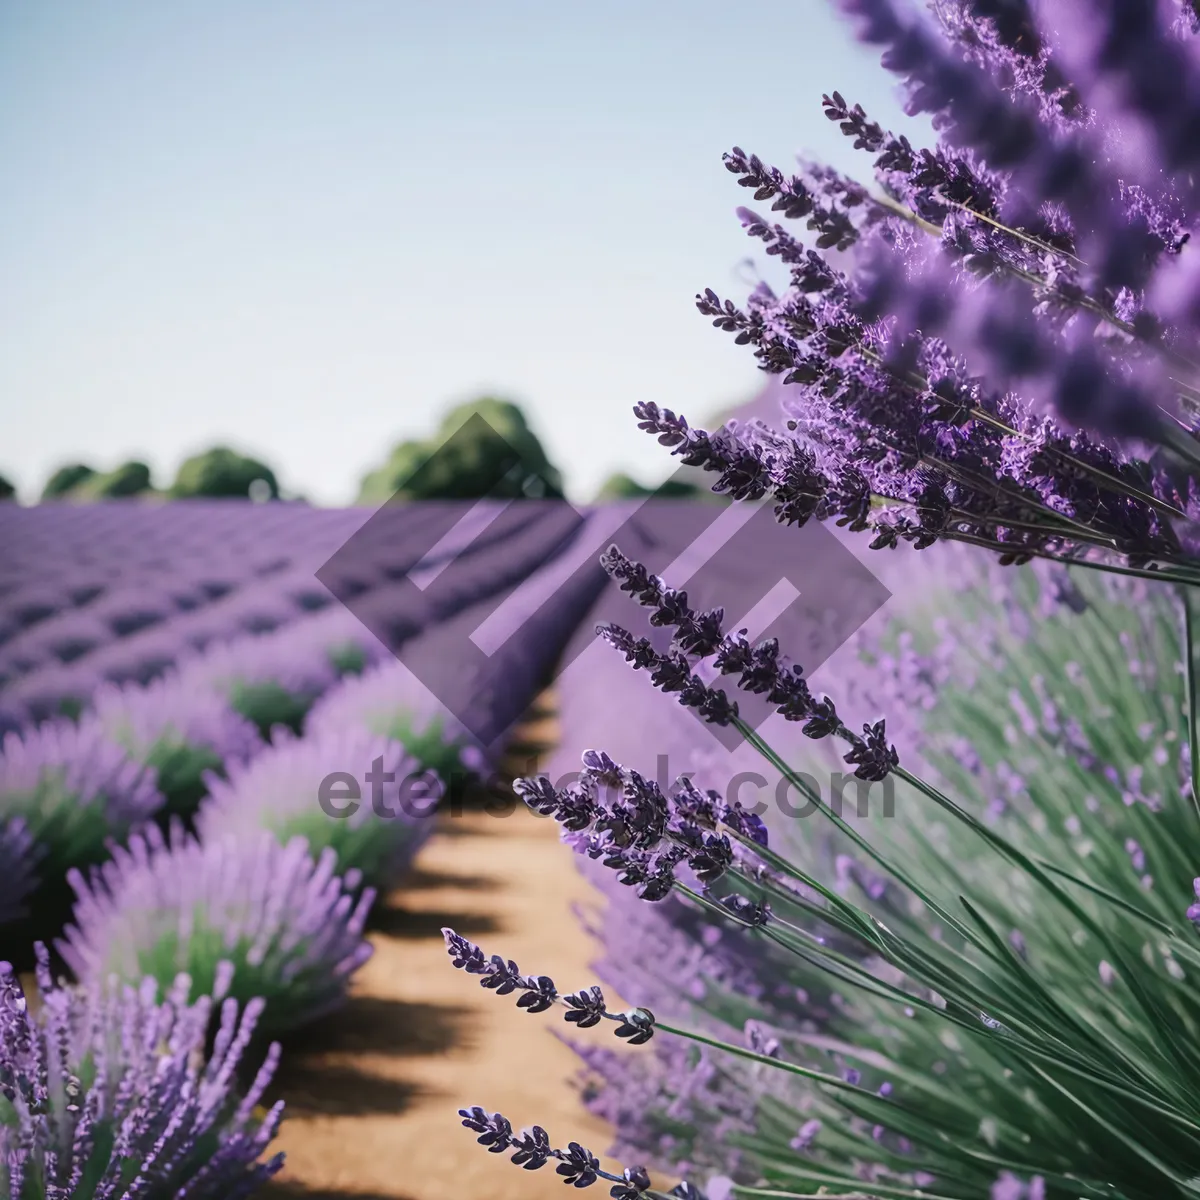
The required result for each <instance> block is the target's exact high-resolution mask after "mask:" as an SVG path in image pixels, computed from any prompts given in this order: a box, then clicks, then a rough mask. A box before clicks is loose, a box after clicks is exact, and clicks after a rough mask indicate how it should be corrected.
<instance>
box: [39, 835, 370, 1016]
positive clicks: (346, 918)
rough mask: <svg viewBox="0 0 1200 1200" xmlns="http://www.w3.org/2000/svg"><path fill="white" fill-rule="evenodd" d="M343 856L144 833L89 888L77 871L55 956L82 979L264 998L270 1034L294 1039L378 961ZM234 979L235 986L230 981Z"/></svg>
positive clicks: (266, 839)
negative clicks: (339, 866) (70, 913)
mask: <svg viewBox="0 0 1200 1200" xmlns="http://www.w3.org/2000/svg"><path fill="white" fill-rule="evenodd" d="M335 872H336V855H335V853H334V851H333V850H332V849H330V848H326V849H324V850H323V851H321V853H320V854H319V855H318V856H317V857H316V858H315V859H314V858H313V857H312V855H310V853H309V848H308V844H307V843H306V842H305V840H304V839H303V838H292V839H291V840H290V841H289V842H288V843H287V844H286V845H281V844H280V842H279V841H278V840H277V839H276V838H275V837H274V836H273V835H272V834H270V833H268V832H266V831H260V832H259V833H258V834H257V836H253V837H247V836H243V837H240V838H238V837H232V836H230V837H224V838H220V839H215V840H211V841H207V842H205V843H201V842H198V841H196V840H195V839H194V838H191V837H189V836H188V835H187V834H186V833H185V832H184V830H183V827H182V825H180V824H179V823H178V822H176V823H174V824H173V825H172V826H171V829H170V831H169V833H168V834H165V835H164V834H163V833H162V832H161V831H160V830H159V829H158V828H157V826H150V827H149V828H148V829H147V831H146V832H145V833H142V834H136V835H134V836H133V837H131V838H130V840H129V845H128V847H127V848H118V849H117V850H116V851H115V853H114V856H113V858H112V860H111V861H110V862H107V863H104V864H102V865H101V866H100V867H98V868H96V869H94V870H93V871H92V873H91V876H90V878H87V879H85V878H84V876H83V874H82V873H81V872H79V871H72V872H71V873H70V875H69V876H68V879H69V882H70V884H71V886H72V888H73V889H74V890H75V893H76V897H77V899H76V905H75V913H74V918H73V923H72V924H71V925H69V926H68V927H67V929H66V931H65V933H64V935H63V937H62V938H61V939H60V940H59V941H58V943H57V949H58V951H59V953H60V954H61V955H62V957H63V959H64V960H65V962H66V963H67V965H68V966H69V967H70V968H71V970H72V971H73V972H74V973H75V975H76V977H77V978H78V979H80V980H81V981H83V982H85V983H87V984H89V985H91V986H98V985H100V984H102V983H103V982H104V980H106V979H107V978H108V977H109V976H110V975H116V976H117V977H118V978H120V979H122V980H125V981H127V982H136V981H138V980H141V979H143V978H145V977H152V978H154V979H157V980H158V981H159V983H160V984H161V985H162V986H164V987H166V986H169V984H170V982H171V980H173V979H174V978H175V976H176V975H177V974H179V973H180V972H185V973H186V974H187V975H188V976H189V978H190V979H191V980H192V981H193V983H194V985H195V987H196V991H197V994H199V995H212V994H214V992H228V993H229V994H230V995H232V996H234V997H235V998H236V999H237V1000H239V1002H241V1003H247V1002H248V1001H249V1000H251V999H252V998H255V997H258V998H260V999H261V1000H262V1002H263V1004H264V1009H263V1018H262V1027H263V1029H264V1030H267V1031H270V1032H272V1033H275V1032H279V1031H283V1030H288V1029H292V1028H295V1027H296V1026H298V1025H301V1024H303V1023H305V1022H306V1021H310V1020H312V1019H313V1018H314V1017H317V1016H320V1015H321V1014H323V1013H325V1012H328V1011H329V1010H330V1009H333V1008H336V1007H337V1006H338V1005H339V1004H341V1003H342V1001H343V1000H344V999H345V994H346V985H347V983H348V981H349V979H350V976H351V975H353V973H354V972H355V971H356V970H357V969H358V968H359V967H360V966H362V964H363V963H364V962H366V960H367V959H368V958H370V956H371V946H370V944H369V943H368V942H367V941H366V940H365V939H364V938H363V924H364V922H365V921H366V916H367V913H368V912H369V910H370V907H371V904H372V902H373V901H374V898H375V893H374V891H373V890H372V889H371V888H363V889H361V891H360V890H359V887H358V885H359V879H358V877H357V873H356V872H353V871H350V872H347V873H346V874H345V875H344V876H342V877H339V876H338V875H337V874H336V873H335ZM230 976H232V979H230Z"/></svg>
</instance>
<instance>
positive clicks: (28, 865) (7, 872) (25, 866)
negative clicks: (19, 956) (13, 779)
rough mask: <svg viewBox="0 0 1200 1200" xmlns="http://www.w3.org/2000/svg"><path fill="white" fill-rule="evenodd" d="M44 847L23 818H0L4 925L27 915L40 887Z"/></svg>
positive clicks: (0, 907) (0, 887) (0, 922)
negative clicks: (40, 865) (33, 895)
mask: <svg viewBox="0 0 1200 1200" xmlns="http://www.w3.org/2000/svg"><path fill="white" fill-rule="evenodd" d="M43 853H44V850H43V848H42V847H41V846H39V845H38V844H37V842H35V841H34V840H33V838H32V837H31V836H30V834H29V827H28V826H27V825H26V824H25V822H24V821H23V820H22V819H21V818H20V817H15V818H13V819H12V820H10V821H0V925H6V924H8V922H10V921H16V920H18V919H19V918H21V917H24V916H27V915H28V912H29V907H28V905H27V903H26V901H27V900H28V898H29V897H30V896H31V895H32V894H33V892H34V890H35V889H36V888H37V883H38V878H37V871H36V868H37V864H38V860H39V859H40V858H41V857H42V855H43Z"/></svg>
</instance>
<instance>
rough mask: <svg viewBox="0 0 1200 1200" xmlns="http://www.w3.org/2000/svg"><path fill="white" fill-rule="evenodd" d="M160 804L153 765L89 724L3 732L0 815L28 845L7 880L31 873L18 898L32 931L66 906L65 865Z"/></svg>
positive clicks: (98, 852)
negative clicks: (26, 891) (24, 897)
mask: <svg viewBox="0 0 1200 1200" xmlns="http://www.w3.org/2000/svg"><path fill="white" fill-rule="evenodd" d="M162 805H163V796H162V794H161V793H160V792H159V790H158V787H157V784H156V773H155V771H154V770H153V769H152V768H148V767H146V766H145V765H143V764H142V763H140V762H138V761H137V760H136V759H134V758H132V757H130V755H129V754H128V753H127V752H126V751H125V749H124V748H123V747H122V746H120V745H118V744H117V743H116V742H115V741H112V740H111V739H110V738H108V737H107V735H106V734H105V732H104V730H103V729H102V728H101V727H99V726H98V725H96V724H92V723H89V724H87V725H84V726H77V725H73V724H72V723H71V722H69V721H66V720H59V721H56V722H49V723H46V724H43V725H40V726H37V727H36V728H32V729H26V730H25V731H24V732H23V733H16V732H10V733H7V734H5V735H4V738H3V740H2V741H0V821H3V822H4V823H5V824H6V826H11V828H10V836H11V837H13V838H19V839H20V842H19V844H21V845H28V847H29V854H28V856H27V857H25V858H24V861H23V863H22V864H21V865H20V870H19V871H18V872H17V873H16V874H15V875H14V876H13V877H12V883H11V885H10V886H13V887H17V886H20V887H21V888H22V889H25V888H27V887H28V886H29V885H30V884H32V883H33V881H34V879H35V878H36V880H37V887H36V888H34V889H33V890H32V891H31V892H29V894H28V897H27V899H28V901H29V905H28V906H26V907H27V911H26V917H28V918H29V919H30V920H32V921H33V922H34V923H33V926H32V932H33V933H34V934H36V935H38V936H41V935H42V934H43V933H46V934H53V933H54V932H56V931H57V928H58V927H60V925H61V921H62V919H63V918H64V917H65V915H66V911H67V910H68V909H69V893H68V891H67V888H66V886H65V882H64V880H65V877H66V873H67V871H68V870H71V869H75V868H87V867H90V866H92V865H93V864H95V863H98V862H100V861H101V860H102V859H103V858H104V857H105V856H106V854H107V850H106V845H107V842H108V840H109V839H110V838H114V837H115V838H123V837H125V836H126V835H127V834H128V833H129V832H130V831H131V830H132V829H135V828H136V827H138V826H139V825H140V824H142V823H143V822H145V821H147V820H149V819H150V818H151V817H153V816H154V815H155V814H156V813H157V812H158V811H159V810H160V809H161V808H162ZM18 828H19V829H20V831H21V832H20V833H18V832H17V829H18ZM13 845H14V848H15V845H16V844H15V843H14V844H13ZM35 864H36V876H35V875H34V874H33V871H34V869H35ZM30 932H31V931H30V930H25V933H26V934H28V933H30Z"/></svg>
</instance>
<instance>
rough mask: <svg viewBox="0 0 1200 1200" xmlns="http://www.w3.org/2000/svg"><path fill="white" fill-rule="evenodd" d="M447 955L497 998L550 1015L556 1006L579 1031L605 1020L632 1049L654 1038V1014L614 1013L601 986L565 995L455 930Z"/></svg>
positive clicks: (636, 1010)
mask: <svg viewBox="0 0 1200 1200" xmlns="http://www.w3.org/2000/svg"><path fill="white" fill-rule="evenodd" d="M442 936H443V937H444V938H445V939H446V952H447V953H448V954H449V955H450V961H451V963H452V964H453V965H454V967H455V968H457V969H458V970H461V971H466V973H467V974H468V975H478V976H479V977H480V979H479V984H480V986H481V987H485V988H488V989H489V990H491V991H494V992H495V993H496V995H497V996H509V995H511V994H512V993H514V992H517V993H519V995H518V996H517V1007H518V1008H523V1009H525V1010H526V1011H527V1012H530V1013H541V1012H547V1011H548V1010H549V1009H550V1008H552V1007H553V1006H554V1005H555V1004H561V1005H562V1006H563V1007H564V1008H565V1009H566V1010H567V1011H566V1013H565V1019H566V1020H567V1021H568V1022H570V1023H572V1024H574V1025H576V1026H577V1027H578V1028H580V1029H588V1028H591V1027H592V1026H593V1025H598V1024H599V1023H600V1022H601V1021H602V1020H603V1021H612V1022H614V1023H615V1024H616V1025H617V1028H616V1029H615V1030H613V1032H614V1033H615V1034H616V1035H617V1037H619V1038H623V1039H625V1040H626V1041H628V1043H629V1044H630V1045H631V1046H640V1045H642V1044H643V1043H645V1042H648V1041H649V1040H650V1039H651V1038H652V1037H653V1036H654V1014H653V1013H652V1012H650V1010H649V1009H646V1008H633V1009H630V1010H629V1011H628V1012H622V1013H614V1012H610V1011H609V1010H608V1007H607V1006H606V1004H605V1001H604V993H603V992H602V991H601V990H600V989H599V988H598V987H590V988H584V989H583V990H582V991H579V992H574V993H571V994H570V995H565V996H564V995H562V994H561V993H560V992H559V991H558V989H557V988H556V987H555V985H554V980H553V979H551V978H550V977H549V976H548V975H522V974H521V971H520V968H519V967H518V966H517V964H516V963H515V962H513V961H512V959H507V960H506V959H504V958H502V957H501V956H500V955H499V954H493V955H492V956H491V958H490V959H489V958H488V957H487V956H486V955H485V954H484V953H483V951H482V949H480V947H478V946H477V945H475V943H474V942H470V941H468V940H467V939H466V938H465V937H463V936H462V935H461V934H458V933H455V932H454V930H453V929H443V930H442Z"/></svg>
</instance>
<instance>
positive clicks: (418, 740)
mask: <svg viewBox="0 0 1200 1200" xmlns="http://www.w3.org/2000/svg"><path fill="white" fill-rule="evenodd" d="M304 729H305V732H306V734H308V735H309V736H311V735H312V734H314V733H315V734H319V735H324V734H329V733H332V732H334V731H342V732H349V731H353V730H355V729H361V730H364V731H365V732H367V733H369V734H371V735H374V736H376V737H386V738H390V739H391V740H393V741H396V742H399V743H400V744H401V745H402V746H403V747H404V748H405V750H406V751H407V752H408V754H410V755H411V756H412V757H413V758H414V759H415V760H416V761H417V762H418V763H419V764H420V765H421V766H422V767H423V768H424V769H426V770H429V771H434V772H436V773H437V774H438V775H439V776H440V777H441V779H443V780H449V779H451V778H452V777H454V776H460V775H464V774H477V773H480V772H482V771H483V769H484V767H485V759H484V756H483V753H482V751H481V750H480V748H479V746H478V745H477V744H476V742H475V739H474V738H472V736H471V734H470V733H469V732H468V730H467V729H466V728H465V727H464V726H463V725H462V723H461V722H459V721H457V720H455V719H454V717H453V716H452V715H451V714H450V713H449V712H448V711H446V709H445V708H444V706H443V705H441V704H439V703H438V701H437V700H436V698H435V697H434V696H433V695H432V694H431V693H430V692H429V690H428V689H427V688H426V687H425V686H424V685H423V684H422V683H421V682H420V680H418V679H417V678H416V677H415V676H414V675H413V674H412V672H411V671H410V670H409V669H408V668H407V667H406V666H405V665H404V664H403V663H401V662H390V663H384V664H381V665H379V666H377V667H375V668H373V669H372V670H369V671H366V672H365V673H363V674H361V675H359V676H357V677H355V678H351V679H347V680H345V681H344V682H343V683H342V684H341V685H340V686H338V687H336V688H334V689H333V690H331V691H330V692H328V693H326V695H325V696H323V697H322V698H321V699H320V700H319V701H317V703H316V704H315V705H314V706H313V708H312V711H311V712H310V713H309V714H308V717H307V718H306V720H305V724H304Z"/></svg>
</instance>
